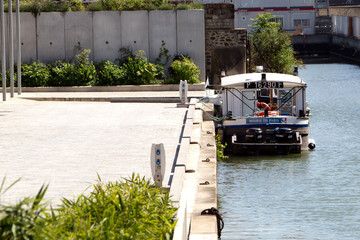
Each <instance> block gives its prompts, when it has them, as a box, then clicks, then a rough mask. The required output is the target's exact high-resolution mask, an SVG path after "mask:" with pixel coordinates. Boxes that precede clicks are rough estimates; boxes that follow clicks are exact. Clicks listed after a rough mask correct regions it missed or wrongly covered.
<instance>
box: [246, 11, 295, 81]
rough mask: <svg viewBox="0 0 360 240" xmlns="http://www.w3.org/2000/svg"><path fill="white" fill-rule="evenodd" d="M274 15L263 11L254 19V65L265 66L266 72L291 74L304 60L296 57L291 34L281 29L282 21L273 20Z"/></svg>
mask: <svg viewBox="0 0 360 240" xmlns="http://www.w3.org/2000/svg"><path fill="white" fill-rule="evenodd" d="M274 17H275V16H274V15H272V14H270V13H263V14H259V15H258V16H257V18H255V19H252V21H253V22H254V23H253V24H252V25H251V28H252V30H251V32H250V40H251V44H252V46H251V49H252V62H253V64H254V66H260V65H262V66H264V70H265V71H266V72H278V73H288V74H290V73H292V72H293V69H294V67H295V66H300V65H302V61H301V60H297V59H295V57H294V50H293V48H292V46H291V39H290V36H289V35H288V34H287V33H285V32H283V31H282V30H281V29H280V23H277V22H275V21H272V19H274Z"/></svg>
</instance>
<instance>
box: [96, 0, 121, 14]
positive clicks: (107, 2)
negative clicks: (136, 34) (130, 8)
mask: <svg viewBox="0 0 360 240" xmlns="http://www.w3.org/2000/svg"><path fill="white" fill-rule="evenodd" d="M99 2H100V3H101V5H102V8H103V9H104V10H108V11H114V10H118V9H119V8H120V5H121V1H119V0H101V1H99Z"/></svg>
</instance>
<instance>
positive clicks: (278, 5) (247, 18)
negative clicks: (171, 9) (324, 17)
mask: <svg viewBox="0 0 360 240" xmlns="http://www.w3.org/2000/svg"><path fill="white" fill-rule="evenodd" d="M226 1H227V2H233V3H234V8H235V28H247V29H249V31H251V28H250V27H249V25H251V24H252V23H253V22H252V20H251V19H254V18H256V17H257V15H258V14H260V13H264V12H269V13H271V14H273V15H275V16H276V18H275V19H274V20H275V21H277V22H279V23H280V24H281V27H282V29H284V31H286V32H288V33H292V32H295V31H296V32H297V33H299V32H300V33H304V34H314V26H315V15H316V2H317V1H316V0H271V1H269V0H226ZM203 2H204V3H215V2H220V1H219V0H204V1H203ZM221 2H223V1H221Z"/></svg>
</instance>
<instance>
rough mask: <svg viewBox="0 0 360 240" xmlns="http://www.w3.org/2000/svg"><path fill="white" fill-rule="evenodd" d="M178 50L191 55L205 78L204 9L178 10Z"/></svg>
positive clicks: (202, 77) (201, 76)
mask: <svg viewBox="0 0 360 240" xmlns="http://www.w3.org/2000/svg"><path fill="white" fill-rule="evenodd" d="M176 28H177V41H176V42H177V50H178V53H182V54H185V55H189V56H190V57H191V58H192V59H193V60H194V62H195V63H196V65H198V66H199V68H200V79H203V80H205V25H204V12H203V11H202V10H200V11H199V10H188V11H184V10H182V11H177V25H176ZM200 49H201V50H202V51H199V50H200Z"/></svg>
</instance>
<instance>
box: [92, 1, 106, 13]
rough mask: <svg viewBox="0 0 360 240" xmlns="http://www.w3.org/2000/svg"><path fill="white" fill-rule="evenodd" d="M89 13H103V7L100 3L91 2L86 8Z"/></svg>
mask: <svg viewBox="0 0 360 240" xmlns="http://www.w3.org/2000/svg"><path fill="white" fill-rule="evenodd" d="M88 10H89V11H103V10H104V9H103V6H102V4H101V1H97V2H92V3H90V4H89V6H88Z"/></svg>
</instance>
